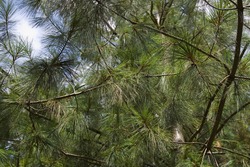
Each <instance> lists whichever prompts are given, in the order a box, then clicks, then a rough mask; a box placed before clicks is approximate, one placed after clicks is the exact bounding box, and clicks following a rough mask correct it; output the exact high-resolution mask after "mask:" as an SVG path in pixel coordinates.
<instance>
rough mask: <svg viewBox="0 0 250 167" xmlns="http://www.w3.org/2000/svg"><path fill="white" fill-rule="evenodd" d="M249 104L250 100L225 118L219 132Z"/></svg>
mask: <svg viewBox="0 0 250 167" xmlns="http://www.w3.org/2000/svg"><path fill="white" fill-rule="evenodd" d="M248 105H250V101H249V102H247V103H245V104H244V105H242V106H241V107H240V108H239V109H237V110H236V111H234V112H233V113H232V114H231V115H230V116H229V117H228V118H227V119H225V120H224V121H223V123H221V125H220V127H219V128H218V130H217V133H219V132H220V131H221V130H222V129H223V127H224V126H225V125H226V124H227V123H228V121H230V120H231V119H232V118H233V117H234V116H235V115H236V114H237V113H239V112H240V111H242V110H243V109H245V108H246V107H247V106H248Z"/></svg>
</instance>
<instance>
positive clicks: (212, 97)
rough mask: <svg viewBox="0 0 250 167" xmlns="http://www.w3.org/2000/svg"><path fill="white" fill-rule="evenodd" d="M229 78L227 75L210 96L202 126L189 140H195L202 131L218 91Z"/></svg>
mask: <svg viewBox="0 0 250 167" xmlns="http://www.w3.org/2000/svg"><path fill="white" fill-rule="evenodd" d="M227 78H228V76H226V77H225V78H224V79H223V80H222V81H221V82H220V83H219V84H218V86H217V88H216V90H215V92H214V94H213V95H212V96H211V97H210V99H209V101H208V104H207V108H206V110H205V112H204V114H203V117H202V121H201V124H200V127H199V128H198V129H197V130H196V132H195V133H194V134H193V135H192V136H191V137H190V139H189V141H193V139H194V138H195V137H196V136H197V135H198V134H199V133H200V132H201V130H202V128H203V126H204V124H205V122H206V120H207V116H208V113H209V110H210V108H211V105H212V103H213V101H214V99H215V97H216V95H217V94H218V92H219V91H220V89H221V87H222V85H223V83H224V82H225V81H226V79H227Z"/></svg>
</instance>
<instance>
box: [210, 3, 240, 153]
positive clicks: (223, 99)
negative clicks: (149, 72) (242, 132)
mask: <svg viewBox="0 0 250 167" xmlns="http://www.w3.org/2000/svg"><path fill="white" fill-rule="evenodd" d="M243 11H244V8H243V3H242V0H237V12H238V24H237V35H236V44H235V54H234V61H233V66H232V69H231V72H230V75H229V77H228V79H227V83H226V85H225V87H224V90H223V93H222V95H221V99H220V102H219V107H218V110H217V114H216V118H215V122H214V125H213V128H212V132H211V135H210V137H209V139H208V142H207V147H206V149H205V150H206V152H207V151H210V150H211V148H212V145H213V142H214V139H215V137H216V135H217V130H218V128H219V124H220V122H221V119H222V114H223V110H224V106H225V102H226V99H227V94H228V90H229V87H230V85H231V84H232V82H233V81H234V79H235V74H236V71H237V69H238V65H239V62H240V60H241V59H240V55H241V52H240V50H241V42H242V34H243V17H244V14H243Z"/></svg>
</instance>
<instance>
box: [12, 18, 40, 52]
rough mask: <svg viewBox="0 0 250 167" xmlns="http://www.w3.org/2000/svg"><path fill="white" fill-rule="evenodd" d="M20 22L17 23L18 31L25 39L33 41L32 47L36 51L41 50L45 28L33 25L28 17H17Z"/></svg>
mask: <svg viewBox="0 0 250 167" xmlns="http://www.w3.org/2000/svg"><path fill="white" fill-rule="evenodd" d="M16 20H17V21H18V22H17V24H16V27H15V29H16V33H17V35H18V36H20V37H21V38H22V39H24V40H28V42H30V43H32V48H33V49H34V50H35V51H39V50H40V49H41V48H42V44H41V38H42V34H43V30H42V29H41V28H37V27H32V25H31V24H30V23H29V21H28V18H23V17H17V19H16Z"/></svg>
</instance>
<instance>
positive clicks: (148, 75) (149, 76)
mask: <svg viewBox="0 0 250 167" xmlns="http://www.w3.org/2000/svg"><path fill="white" fill-rule="evenodd" d="M174 75H177V73H172V74H155V75H150V74H147V75H144V77H146V78H152V77H168V76H174Z"/></svg>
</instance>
